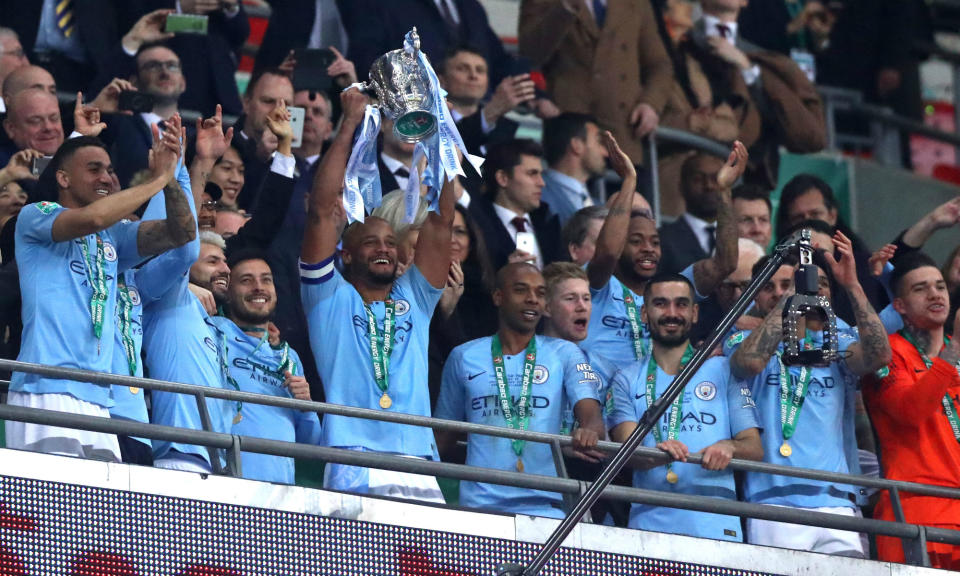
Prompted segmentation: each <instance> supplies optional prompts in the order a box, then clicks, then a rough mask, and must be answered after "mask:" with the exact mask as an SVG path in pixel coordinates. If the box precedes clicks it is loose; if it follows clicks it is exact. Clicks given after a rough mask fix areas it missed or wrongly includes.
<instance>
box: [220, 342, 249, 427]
mask: <svg viewBox="0 0 960 576" xmlns="http://www.w3.org/2000/svg"><path fill="white" fill-rule="evenodd" d="M217 332H219V333H220V349H219V350H217V357H218V360H220V371H221V372H222V373H223V377H224V379H226V381H227V384H229V385H231V386H233V389H234V390H236V391H237V392H239V391H240V385H239V384H237V381H236V380H234V379H233V376H231V375H230V364H229V363H228V362H227V358H229V356H230V347H229V346H228V345H227V334H226V332H224V331H222V330H220V329H219V328H217ZM242 412H243V402H240V401H237V414H241V413H242Z"/></svg>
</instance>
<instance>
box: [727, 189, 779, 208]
mask: <svg viewBox="0 0 960 576" xmlns="http://www.w3.org/2000/svg"><path fill="white" fill-rule="evenodd" d="M731 198H732V199H733V200H738V199H739V200H748V201H752V200H763V203H764V204H766V205H767V212H771V213H772V212H773V204H771V203H770V191H769V190H767V188H766V187H764V186H760V185H759V184H741V185H739V186H737V187H736V188H734V189H733V190H732V191H731Z"/></svg>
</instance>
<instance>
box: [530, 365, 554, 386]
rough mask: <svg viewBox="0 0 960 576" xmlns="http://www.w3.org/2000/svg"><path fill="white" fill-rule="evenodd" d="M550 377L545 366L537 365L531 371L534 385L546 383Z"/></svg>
mask: <svg viewBox="0 0 960 576" xmlns="http://www.w3.org/2000/svg"><path fill="white" fill-rule="evenodd" d="M549 377H550V371H549V370H547V367H546V366H543V365H538V366H537V367H536V368H534V369H533V383H534V384H543V383H544V382H546V381H547V378H549Z"/></svg>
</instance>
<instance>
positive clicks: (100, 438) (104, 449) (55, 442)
mask: <svg viewBox="0 0 960 576" xmlns="http://www.w3.org/2000/svg"><path fill="white" fill-rule="evenodd" d="M7 404H9V405H11V406H24V407H27V408H40V409H43V410H56V411H58V412H69V413H71V414H83V415H84V416H100V417H103V418H109V417H110V411H109V410H107V409H106V408H104V407H103V406H98V405H97V404H93V403H91V402H85V401H83V400H78V399H77V398H74V397H73V396H70V395H69V394H31V393H29V392H13V391H11V392H9V393H7ZM6 434H7V448H14V449H16V450H30V451H31V452H43V453H45V454H57V455H59V456H75V457H79V458H90V459H93V460H106V461H108V462H119V461H120V444H119V442H118V441H117V436H116V435H115V434H105V433H103V432H90V431H87V430H75V429H73V428H59V427H57V426H48V425H45V424H28V423H25V422H14V421H12V420H7V422H6Z"/></svg>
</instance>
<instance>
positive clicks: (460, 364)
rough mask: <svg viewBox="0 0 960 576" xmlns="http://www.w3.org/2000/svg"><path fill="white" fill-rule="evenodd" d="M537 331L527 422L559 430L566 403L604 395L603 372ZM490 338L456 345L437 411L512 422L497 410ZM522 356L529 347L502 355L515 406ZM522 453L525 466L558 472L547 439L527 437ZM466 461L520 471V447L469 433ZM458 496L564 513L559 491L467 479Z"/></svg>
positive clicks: (476, 503)
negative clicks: (600, 390) (601, 387)
mask: <svg viewBox="0 0 960 576" xmlns="http://www.w3.org/2000/svg"><path fill="white" fill-rule="evenodd" d="M535 338H536V344H537V356H536V364H535V366H534V370H533V376H532V379H531V384H530V387H531V392H530V406H531V411H530V420H529V424H528V426H527V429H528V430H533V431H537V432H547V433H550V434H559V433H560V427H561V422H562V416H563V414H562V413H563V407H564V405H565V404H566V403H569V405H571V406H575V405H576V404H577V402H579V401H581V400H584V399H590V400H594V401H599V399H598V396H597V383H598V381H599V378H598V377H597V375H596V373H595V372H594V371H593V369H592V368H591V367H590V364H589V362H587V359H586V357H585V356H584V354H583V352H582V351H581V350H580V349H579V348H578V347H577V345H576V344H574V343H572V342H568V341H566V340H560V339H557V338H550V337H547V336H536V337H535ZM491 342H492V337H486V338H478V339H477V340H472V341H470V342H467V343H465V344H462V345H460V346H458V347H456V348H454V350H453V352H451V354H450V357H449V358H448V359H447V362H446V365H445V366H444V370H443V381H442V384H441V386H440V397H439V399H438V400H437V414H436V416H437V417H438V418H445V419H449V420H460V421H466V422H473V423H476V424H486V425H489V426H501V427H506V426H507V423H506V421H505V420H504V416H503V412H502V411H501V410H500V396H499V387H498V386H497V379H496V377H495V375H494V370H493V355H492V353H491V350H490V345H491ZM524 358H525V354H524V353H520V354H515V355H512V356H507V355H504V357H503V362H504V373H505V374H506V378H507V385H508V387H509V389H510V401H511V403H512V405H513V406H514V407H516V406H517V405H518V403H519V401H520V398H521V393H522V377H523V364H524ZM521 458H522V460H523V465H524V471H525V472H527V473H530V474H541V475H544V476H556V475H557V471H556V468H555V466H554V462H553V456H552V455H551V451H550V447H549V446H548V445H546V444H542V443H538V442H526V443H525V445H524V447H523V452H522V453H521ZM467 465H469V466H482V467H484V468H494V469H497V470H510V471H516V470H517V454H516V452H515V451H514V450H513V448H512V444H511V440H510V439H509V438H495V437H492V436H484V435H482V434H470V436H469V438H468V440H467ZM460 502H461V503H462V504H463V505H465V506H470V507H473V508H482V509H488V510H500V511H504V512H510V513H513V514H517V513H524V514H532V515H537V516H549V517H556V518H560V517H562V516H563V512H562V510H561V508H560V503H561V497H560V495H559V494H554V493H551V492H544V491H542V490H532V489H529V488H514V487H510V486H496V485H492V484H484V483H479V482H466V481H462V482H461V483H460Z"/></svg>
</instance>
